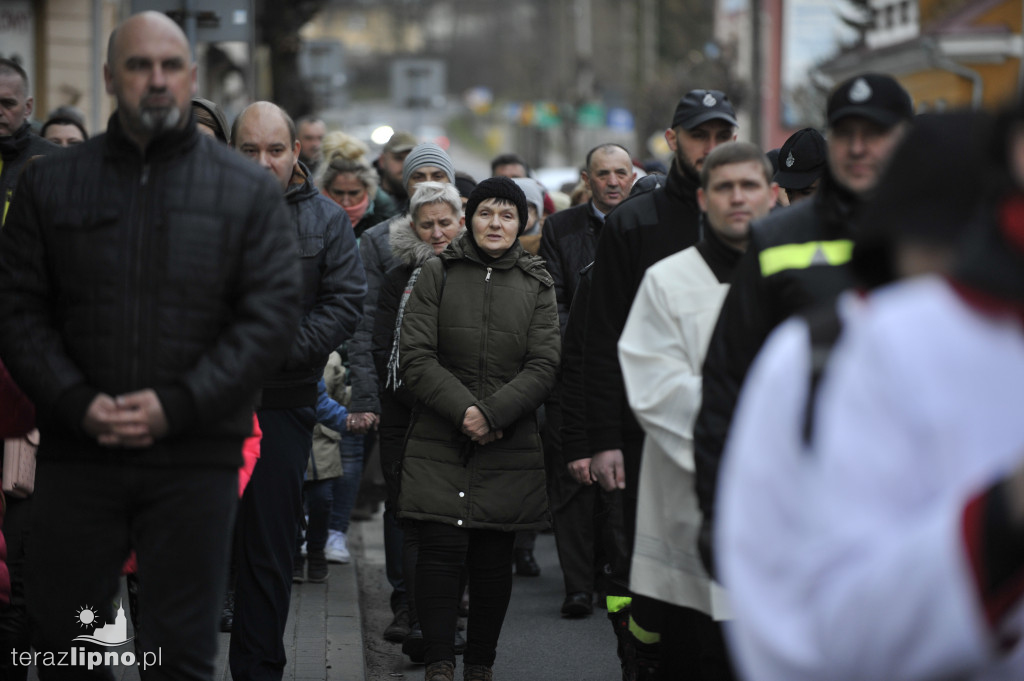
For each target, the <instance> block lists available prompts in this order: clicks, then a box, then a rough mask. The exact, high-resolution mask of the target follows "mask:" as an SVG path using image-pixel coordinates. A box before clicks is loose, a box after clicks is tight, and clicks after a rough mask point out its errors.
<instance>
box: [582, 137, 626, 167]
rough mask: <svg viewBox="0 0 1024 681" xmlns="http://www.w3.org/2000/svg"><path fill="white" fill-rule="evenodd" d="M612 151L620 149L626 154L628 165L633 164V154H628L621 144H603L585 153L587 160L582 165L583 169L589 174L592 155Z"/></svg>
mask: <svg viewBox="0 0 1024 681" xmlns="http://www.w3.org/2000/svg"><path fill="white" fill-rule="evenodd" d="M613 149H622V150H623V151H624V152H626V156H628V157H629V159H630V163H632V162H633V154H631V153H629V149H627V148H626V147H624V146H622V145H621V144H616V143H615V142H605V143H604V144H598V145H597V146H596V147H594V148H593V149H591V150H590V151H588V152H587V160H586V161H585V162H584V163H583V169H584V170H586V171H587V172H588V173H589V172H590V160H591V159H592V158H593V157H594V154H595V153H596V152H598V151H600V152H603V153H608V152H609V151H612V150H613Z"/></svg>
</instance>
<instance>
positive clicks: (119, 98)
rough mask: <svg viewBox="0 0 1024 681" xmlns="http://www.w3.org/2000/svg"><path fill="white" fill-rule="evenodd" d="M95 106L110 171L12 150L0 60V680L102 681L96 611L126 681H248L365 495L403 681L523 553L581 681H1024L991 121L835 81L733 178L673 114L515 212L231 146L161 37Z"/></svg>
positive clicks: (508, 586)
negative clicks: (126, 618)
mask: <svg viewBox="0 0 1024 681" xmlns="http://www.w3.org/2000/svg"><path fill="white" fill-rule="evenodd" d="M104 76H105V82H106V87H107V90H108V92H109V93H110V94H111V95H112V96H113V97H114V98H115V99H116V103H117V109H116V111H115V112H114V114H113V115H112V116H111V117H110V119H109V121H108V122H107V126H106V130H105V132H103V133H101V134H96V135H92V136H90V135H89V134H88V133H87V130H86V126H85V124H84V122H83V120H82V118H81V117H80V116H79V115H78V114H77V113H76V112H75V111H74V110H73V109H59V110H57V111H54V112H52V114H51V115H50V116H49V117H48V119H47V120H46V121H45V122H44V123H43V125H42V126H41V127H40V128H39V131H38V134H37V133H36V131H35V129H34V128H33V126H32V124H31V118H32V114H33V110H32V106H33V100H32V97H31V95H30V93H31V89H30V83H29V79H28V76H27V74H26V73H25V71H24V70H23V69H22V67H21V66H20V65H19V64H17V63H16V62H13V61H11V60H8V59H2V58H0V152H2V165H0V197H2V199H3V202H4V204H3V214H2V222H0V224H2V225H3V228H2V231H0V320H2V323H0V359H2V361H3V364H2V365H0V368H2V372H0V379H2V382H0V427H2V431H3V433H2V434H3V435H4V437H5V438H9V441H8V443H9V446H7V447H5V454H4V466H3V476H4V480H3V483H4V484H3V489H4V492H5V497H6V501H5V503H4V504H3V506H2V508H3V516H2V521H3V525H2V529H3V532H2V540H3V541H2V543H0V559H3V560H2V562H0V566H2V569H0V676H2V677H3V678H12V679H24V678H26V676H27V673H28V667H29V666H35V667H36V669H37V670H38V673H39V677H40V678H42V679H57V678H79V677H86V676H87V677H89V678H93V677H95V678H106V677H107V674H108V671H107V670H106V669H105V668H103V667H102V666H98V667H97V668H95V669H92V668H90V669H88V670H86V669H83V668H80V667H79V668H72V669H69V668H67V667H62V666H61V665H59V664H56V663H55V662H54V661H55V660H57V659H58V658H59V656H60V655H61V654H63V653H64V652H65V651H66V650H67V648H68V647H69V645H70V642H71V641H72V640H74V639H75V637H76V635H77V633H78V632H79V631H80V630H81V628H82V626H84V625H86V624H88V623H89V622H90V621H92V620H91V619H89V617H84V618H83V616H82V615H81V610H82V603H83V602H86V603H96V604H100V605H99V606H98V608H99V611H98V612H97V613H96V616H98V617H102V618H103V621H108V619H110V618H107V617H106V616H105V613H106V609H107V608H108V607H109V608H113V605H114V600H113V599H114V598H115V595H116V594H117V593H118V590H119V588H120V578H121V576H122V574H129V575H130V577H129V582H128V583H129V594H130V600H131V604H130V614H131V617H132V620H133V624H134V627H135V636H136V640H135V650H136V651H137V654H138V656H139V658H140V659H143V658H145V656H146V655H148V654H154V653H155V652H156V651H160V659H161V665H160V667H159V669H155V670H149V671H148V672H147V676H152V677H153V678H174V679H210V678H212V675H213V660H214V656H215V654H216V648H217V632H218V630H220V631H225V632H230V634H231V636H230V650H229V664H230V670H231V675H232V677H233V678H235V679H238V680H239V681H241V680H242V679H253V680H256V679H260V680H263V679H280V678H281V677H282V673H283V670H284V667H285V664H286V648H285V645H284V641H283V637H284V630H285V625H286V622H287V618H288V612H289V603H290V599H291V595H292V585H293V584H294V583H300V582H304V581H311V582H323V581H325V580H326V579H328V575H329V571H328V567H327V566H328V563H340V564H345V563H349V562H350V561H351V560H352V556H351V553H350V551H349V547H348V531H349V526H350V522H351V521H352V518H353V513H354V509H355V508H356V506H357V500H358V499H359V496H360V488H361V487H362V486H363V485H361V480H362V479H363V477H364V473H365V476H366V477H374V476H375V475H378V474H379V475H380V476H381V477H382V479H383V481H384V488H385V491H384V493H383V496H384V497H385V500H384V510H383V520H384V522H383V527H384V538H383V539H384V541H383V543H384V546H385V556H386V574H387V579H388V582H389V585H390V588H391V595H390V603H389V604H390V608H391V612H392V620H391V622H390V623H389V625H388V626H387V627H386V629H385V630H383V631H382V632H379V634H374V635H379V636H380V637H381V638H383V639H385V640H387V641H390V642H393V643H395V644H400V645H401V650H402V652H403V654H404V655H406V656H408V658H409V659H410V660H411V661H412V662H415V663H418V664H423V665H424V674H425V678H426V681H452V680H453V679H454V678H455V676H456V673H455V670H456V667H457V665H458V657H459V656H462V665H461V666H462V672H463V678H464V679H467V680H471V681H490V680H491V679H492V678H493V676H494V671H493V668H494V664H495V660H496V659H497V658H498V656H500V654H501V653H500V651H501V646H500V637H501V633H502V628H503V625H504V621H505V616H506V612H507V610H508V606H509V602H510V599H511V597H512V587H513V581H514V576H519V577H523V578H528V577H532V576H537V575H539V574H540V568H539V566H538V564H537V562H536V560H535V558H534V555H533V546H534V541H535V540H536V537H537V533H538V532H542V531H547V530H549V529H550V530H551V531H552V532H553V534H554V539H555V543H556V547H557V552H558V558H559V564H560V567H561V570H562V579H563V583H564V600H563V601H562V602H561V603H560V604H559V603H553V604H550V608H551V610H552V612H558V613H559V614H560V615H561V616H562V617H564V618H565V619H566V620H572V619H577V618H586V617H592V616H593V615H594V613H595V608H596V609H598V610H601V611H603V612H604V613H606V616H607V618H608V620H609V626H608V631H607V641H608V645H609V646H610V647H614V648H615V650H616V652H617V655H618V658H619V668H618V669H614V670H608V677H609V678H612V677H619V676H621V678H622V679H623V681H649V680H660V679H666V680H668V679H672V680H675V679H695V680H701V681H704V680H707V681H712V680H713V681H730V680H732V679H746V680H747V681H783V680H786V681H817V680H821V679H830V680H838V681H858V680H864V681H868V680H876V679H899V680H902V681H931V680H936V681H937V680H939V679H948V678H957V679H972V680H973V679H977V680H979V681H980V680H982V679H984V680H986V681H988V680H995V679H1007V681H1009V680H1015V679H1020V678H1021V677H1022V675H1024V646H1022V645H1021V644H1020V640H1021V636H1020V634H1021V627H1022V625H1024V607H1022V597H1024V588H1022V585H1024V430H1022V429H1024V426H1022V425H1021V424H1022V423H1024V421H1022V420H1021V419H1020V418H1018V417H1016V416H1015V414H1017V411H1016V410H1017V409H1019V406H1020V404H1022V403H1024V399H1022V398H1024V106H1022V105H1020V104H1017V105H1007V107H1006V108H1005V109H1004V110H1002V111H1000V112H998V113H994V112H987V113H986V112H956V113H947V114H917V115H915V111H914V104H913V102H912V100H911V97H910V95H909V94H908V92H907V91H906V89H904V87H903V86H902V85H901V84H900V83H899V82H898V81H897V80H896V79H895V78H893V77H891V76H889V75H885V74H878V73H863V74H859V75H856V76H854V77H852V78H849V79H847V80H845V81H843V82H841V83H838V84H836V85H835V87H834V88H833V89H832V91H831V93H830V95H829V97H828V100H827V103H826V106H825V110H824V111H823V112H822V115H823V117H824V120H825V121H826V122H827V125H826V127H825V129H824V131H819V130H817V129H814V128H807V129H803V130H799V131H797V132H796V133H795V134H793V135H792V136H791V137H790V138H789V139H788V140H787V141H786V142H785V144H783V145H782V146H781V148H780V149H777V150H767V149H761V148H759V147H757V146H755V145H753V144H751V143H749V142H746V141H741V140H742V137H743V131H742V130H740V128H739V123H738V120H739V119H738V117H737V114H736V110H735V109H734V107H733V104H732V102H731V100H730V97H729V93H727V92H724V91H721V90H717V89H713V88H697V89H693V90H690V91H688V92H681V93H679V99H678V103H677V105H676V107H675V109H674V110H673V111H672V112H665V113H666V124H667V126H666V130H665V133H664V137H665V141H666V143H667V145H668V148H669V149H670V151H671V158H670V160H669V164H668V166H667V167H665V166H661V165H659V164H657V163H653V164H647V165H646V166H645V165H643V164H641V163H640V162H638V161H637V160H635V158H634V155H633V154H632V153H631V152H630V150H629V149H628V148H627V147H626V146H623V145H621V144H619V143H618V142H615V141H607V142H604V143H601V144H598V145H596V146H594V147H593V148H592V149H590V150H589V151H588V153H587V154H586V156H585V157H584V158H582V159H579V161H580V162H581V170H580V175H579V182H578V183H572V185H576V186H567V187H564V188H563V187H559V188H548V187H545V186H543V185H542V184H541V183H540V182H538V181H537V180H536V179H534V178H533V177H532V171H531V169H530V166H529V164H528V163H527V161H526V160H524V159H523V158H522V157H521V156H519V155H517V154H514V153H508V154H502V155H500V156H498V157H497V158H495V159H494V160H493V163H492V166H491V170H492V177H488V178H485V179H481V180H480V181H479V182H477V181H476V180H475V179H474V178H473V177H471V176H469V175H468V174H466V173H465V172H461V171H459V170H458V169H457V167H456V163H455V162H454V161H453V159H452V158H451V157H450V156H449V154H448V152H447V151H446V149H445V148H442V147H441V146H439V145H438V144H436V143H434V142H426V141H424V142H420V141H419V140H417V139H416V138H415V137H414V136H413V135H411V134H410V133H407V132H401V131H400V132H396V133H395V134H394V135H393V136H392V137H391V139H390V140H389V141H388V142H387V143H386V144H385V145H384V146H383V150H382V152H381V154H380V155H379V157H378V158H375V159H373V158H370V151H369V149H368V148H367V147H366V146H365V145H364V144H363V143H362V142H360V141H359V140H357V139H356V138H354V137H352V136H350V135H348V134H346V133H345V132H344V131H342V130H328V129H327V126H326V124H325V123H324V122H323V121H321V120H319V119H318V118H316V117H313V116H307V117H304V118H300V119H298V121H295V120H293V119H292V118H291V116H290V115H289V114H288V112H286V111H284V110H283V109H281V108H280V107H279V106H277V105H276V104H274V103H272V102H268V101H259V102H254V103H252V104H250V105H249V106H247V107H246V108H245V109H244V110H242V111H241V112H240V113H239V114H238V115H237V116H236V117H235V118H234V120H233V121H231V122H230V123H229V121H228V120H227V117H226V116H225V115H224V112H223V111H222V110H221V109H220V107H219V106H218V105H217V104H216V103H215V102H212V101H209V100H206V99H202V98H198V97H196V66H195V64H194V63H193V61H192V58H191V56H190V48H189V44H188V41H187V40H186V38H185V36H184V34H183V33H182V31H181V29H180V28H179V27H178V26H177V24H175V23H174V22H173V21H172V20H170V19H169V18H168V17H167V16H165V15H162V14H159V13H154V12H144V13H141V14H137V15H134V16H132V17H131V18H129V19H127V20H126V21H124V22H123V23H122V24H121V25H120V26H118V28H117V29H116V30H115V31H114V33H113V34H112V35H111V36H110V41H109V48H108V54H107V64H106V67H105V70H104ZM669 114H671V115H669ZM26 443H28V444H29V445H31V446H26ZM30 461H31V462H34V472H33V471H31V470H30V469H31V466H28V465H26V464H27V463H29V462H30ZM75 612H79V613H80V616H79V619H77V620H76V619H75V618H73V617H72V616H71V615H72V613H75ZM90 614H92V613H90ZM460 616H461V617H465V618H467V620H468V625H467V626H466V629H465V634H463V632H462V631H461V629H460ZM24 656H28V657H27V658H25V657H24ZM24 659H27V660H29V662H28V663H25V662H22V660H24Z"/></svg>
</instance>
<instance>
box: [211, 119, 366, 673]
mask: <svg viewBox="0 0 1024 681" xmlns="http://www.w3.org/2000/svg"><path fill="white" fill-rule="evenodd" d="M231 142H232V144H234V145H235V146H236V147H237V148H238V150H239V151H241V152H242V154H243V155H245V156H246V157H248V158H249V159H251V160H252V161H254V162H255V163H254V165H258V166H259V167H261V168H263V169H264V172H265V174H266V175H267V176H268V177H272V178H273V179H274V180H275V181H276V182H277V187H278V190H277V191H278V193H283V194H284V198H285V202H286V203H287V204H288V209H289V213H290V216H291V228H292V230H293V231H294V232H295V233H296V234H297V235H298V239H299V249H298V254H299V262H301V263H302V273H303V276H302V287H303V289H302V302H301V304H300V306H299V310H300V312H301V313H302V321H301V322H300V325H299V333H298V334H297V335H296V336H295V338H294V339H293V341H292V346H291V350H290V351H289V354H288V359H287V361H286V362H285V364H284V365H283V366H282V367H280V369H279V370H278V371H277V372H276V373H275V374H273V375H272V376H270V378H269V379H268V380H267V381H266V383H265V384H264V386H263V393H262V397H263V399H262V403H261V404H260V408H259V410H258V411H257V415H258V416H259V421H260V427H261V428H262V429H263V441H262V443H261V447H260V462H259V465H257V466H256V470H254V471H253V475H252V479H251V480H250V481H249V486H248V487H247V488H246V491H245V497H244V498H243V499H242V505H241V510H240V511H239V520H238V536H239V538H240V542H241V543H240V546H241V551H240V555H239V557H238V561H237V568H238V575H237V581H236V584H235V618H234V625H233V627H232V631H231V651H230V656H229V662H230V665H231V676H232V678H233V679H234V680H235V681H243V680H248V679H280V678H281V676H282V674H283V673H284V666H285V662H286V659H285V648H284V628H285V623H286V622H287V620H288V603H289V600H290V598H291V585H292V576H293V571H294V568H295V565H294V556H295V551H296V544H297V541H296V540H297V538H298V533H299V525H300V523H301V521H302V480H303V475H304V474H305V472H306V463H307V461H308V459H309V452H310V448H311V447H312V444H313V425H314V424H315V423H316V410H315V405H316V399H317V381H318V380H319V379H320V377H321V376H322V375H323V371H324V366H325V365H326V363H327V357H328V355H330V354H331V351H332V350H334V349H335V348H337V347H338V346H339V345H341V344H342V343H343V342H345V341H346V340H348V339H349V338H351V336H352V334H353V332H354V331H355V329H356V325H357V324H358V323H359V319H360V318H361V316H362V305H363V297H364V295H365V294H366V275H365V274H364V272H363V266H362V263H361V261H360V259H359V252H358V249H357V246H356V239H355V233H354V231H353V229H352V223H350V222H349V219H348V215H347V214H346V213H345V211H344V210H342V209H341V207H340V206H338V205H337V204H336V203H334V202H333V201H331V200H330V199H328V198H327V197H325V196H324V195H323V194H321V193H320V192H319V191H318V190H317V188H316V186H315V185H314V184H313V181H312V178H311V177H310V176H309V174H308V173H307V172H306V170H305V166H303V165H302V164H300V163H299V153H300V151H301V142H300V141H299V139H298V135H297V134H296V129H295V123H294V122H292V119H291V117H289V116H288V114H287V113H285V112H284V111H283V110H282V109H281V108H280V107H278V106H277V105H275V104H272V103H270V102H255V103H253V104H250V105H249V106H248V107H246V108H245V110H243V111H242V113H241V114H239V116H238V118H237V119H235V124H234V128H233V130H232V133H231ZM308 553H309V578H310V580H312V581H324V580H325V579H326V578H327V561H326V558H325V556H324V547H323V546H314V545H313V543H312V541H310V543H309V545H308ZM300 572H301V569H300ZM303 577H305V575H303Z"/></svg>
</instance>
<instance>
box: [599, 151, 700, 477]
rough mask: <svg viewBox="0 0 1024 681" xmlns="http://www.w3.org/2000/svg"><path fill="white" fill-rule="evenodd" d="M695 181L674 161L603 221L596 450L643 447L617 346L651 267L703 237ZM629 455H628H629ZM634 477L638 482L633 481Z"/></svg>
mask: <svg viewBox="0 0 1024 681" xmlns="http://www.w3.org/2000/svg"><path fill="white" fill-rule="evenodd" d="M700 221H701V211H700V208H699V207H698V206H697V183H696V181H695V180H693V179H691V178H689V177H687V176H685V175H684V174H683V173H682V172H681V171H680V170H679V168H678V166H677V164H676V163H673V164H672V168H671V170H670V171H669V175H668V177H667V178H666V180H665V186H664V187H659V188H657V189H655V190H653V191H650V192H646V193H644V194H637V195H635V196H631V197H629V198H628V199H626V200H625V201H623V202H622V203H620V204H619V205H618V206H617V207H616V208H615V209H614V210H613V211H612V212H611V213H609V214H608V217H607V218H606V219H605V225H604V230H603V231H602V233H601V239H600V241H599V242H598V245H597V257H596V259H595V261H594V270H593V273H592V274H591V277H592V288H591V291H590V300H589V303H588V306H587V347H586V355H585V357H584V381H585V389H586V399H587V408H586V414H587V435H588V436H589V442H590V449H591V452H592V453H597V452H600V451H604V450H609V449H623V448H624V447H625V446H626V444H627V442H628V443H632V444H633V445H634V446H632V447H629V448H628V449H629V450H631V451H636V452H639V451H640V447H639V446H638V445H639V443H640V442H641V441H642V440H643V430H642V429H641V428H640V424H639V423H637V421H636V418H635V417H634V416H633V412H632V411H631V410H630V409H629V404H628V403H627V402H626V388H625V385H624V384H623V382H622V369H621V368H620V367H619V355H618V343H619V336H620V335H622V329H623V328H625V326H626V318H627V317H628V316H629V310H630V308H631V307H632V305H633V298H635V297H636V292H637V290H638V289H639V288H640V282H641V281H642V280H643V276H644V273H645V272H646V271H647V268H648V267H650V266H651V265H653V264H654V263H656V262H658V261H659V260H661V259H662V258H666V257H668V256H670V255H672V254H673V253H678V252H679V251H681V250H683V249H684V248H689V247H690V246H693V245H694V244H695V243H697V241H698V240H699V239H700V232H701V230H700ZM627 458H628V457H627ZM639 463H640V462H639V461H638V460H636V461H633V460H627V461H626V462H625V465H626V484H627V485H635V484H636V482H637V474H638V473H639ZM631 479H632V481H631Z"/></svg>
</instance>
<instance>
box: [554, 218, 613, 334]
mask: <svg viewBox="0 0 1024 681" xmlns="http://www.w3.org/2000/svg"><path fill="white" fill-rule="evenodd" d="M602 227H604V223H603V222H602V221H601V219H600V218H599V217H597V216H596V215H595V214H594V204H593V203H592V202H591V201H588V202H586V203H582V204H580V205H578V206H573V207H572V208H566V209H565V210H560V211H558V212H557V213H555V214H554V215H552V216H551V217H549V218H548V219H547V220H546V221H545V222H544V231H543V233H542V234H541V238H540V251H539V253H538V255H539V256H540V257H541V258H543V259H544V266H545V267H546V268H547V270H548V272H550V273H551V278H552V279H554V280H555V298H556V299H557V300H558V322H559V324H560V325H561V327H562V333H563V334H564V333H565V325H566V323H567V322H568V321H569V310H570V308H571V307H572V301H573V296H574V295H575V294H576V287H577V286H579V283H580V270H582V269H583V268H584V267H586V266H587V265H589V264H590V263H592V262H594V254H595V252H596V251H597V239H598V237H599V236H600V235H601V228H602Z"/></svg>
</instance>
